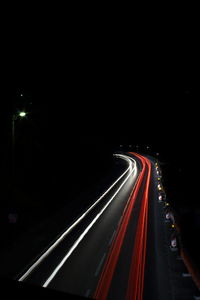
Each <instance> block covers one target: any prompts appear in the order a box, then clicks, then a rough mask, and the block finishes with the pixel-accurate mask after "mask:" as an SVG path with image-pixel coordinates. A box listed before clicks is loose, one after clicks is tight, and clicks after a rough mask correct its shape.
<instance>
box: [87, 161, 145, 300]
mask: <svg viewBox="0 0 200 300" xmlns="http://www.w3.org/2000/svg"><path fill="white" fill-rule="evenodd" d="M144 174H145V168H144V166H143V168H142V171H141V173H140V175H139V177H138V181H137V183H136V184H135V186H134V188H133V190H132V193H131V195H130V201H128V204H127V206H126V209H125V210H124V213H123V217H122V222H121V226H120V227H118V231H117V234H116V238H115V240H114V241H113V244H112V247H111V249H110V252H109V255H108V257H107V260H106V262H105V264H104V268H103V271H102V274H101V277H100V279H99V282H98V285H97V288H96V291H95V293H94V295H93V297H94V299H101V300H105V299H106V298H107V295H108V291H109V288H110V284H111V280H112V278H113V274H114V271H115V268H116V265H117V261H118V258H119V254H120V251H121V247H122V244H123V241H124V237H125V233H126V231H127V227H128V223H129V221H130V218H131V213H132V210H133V207H134V204H135V201H136V198H137V195H138V192H139V190H140V187H141V184H142V181H143V178H144Z"/></svg>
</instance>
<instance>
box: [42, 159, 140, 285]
mask: <svg viewBox="0 0 200 300" xmlns="http://www.w3.org/2000/svg"><path fill="white" fill-rule="evenodd" d="M129 159H131V158H129ZM134 162H135V161H134ZM134 171H135V174H137V166H136V162H135V168H133V169H132V170H131V172H130V173H129V174H128V176H127V177H126V179H125V180H124V181H123V182H122V184H121V185H120V187H119V188H118V189H117V191H116V192H115V193H114V195H113V196H112V197H111V198H110V200H109V201H108V202H107V203H106V205H105V206H104V207H103V208H102V209H101V211H100V212H99V213H98V214H97V215H96V217H95V218H94V219H93V221H92V222H91V223H90V224H89V225H88V226H87V227H86V229H85V230H84V232H83V233H82V234H81V235H80V236H79V238H78V239H77V240H76V241H75V243H74V244H73V246H72V247H71V248H70V250H69V251H68V252H67V254H66V255H65V256H64V258H63V259H62V261H61V262H60V263H59V264H58V266H57V267H56V268H55V270H54V271H53V272H52V274H51V275H50V276H49V277H48V279H47V280H46V281H45V283H44V284H43V285H42V286H43V287H47V286H48V285H49V283H50V282H51V281H52V280H53V278H54V277H55V276H56V274H57V273H58V271H59V270H60V269H61V267H62V266H63V265H64V263H65V262H66V260H67V259H68V258H69V257H70V255H71V254H72V253H73V251H74V250H75V249H76V247H77V246H78V245H79V243H80V242H81V241H82V239H83V238H84V237H85V235H86V234H87V233H88V231H89V230H90V229H91V228H92V226H93V225H94V224H95V223H96V221H97V220H98V219H99V217H100V216H101V215H102V214H103V212H104V211H105V209H106V208H107V207H108V206H109V204H110V203H111V202H112V200H113V199H114V198H115V196H116V195H117V194H118V192H119V191H120V190H121V188H122V187H123V185H124V184H125V183H126V181H127V180H128V179H129V177H130V176H131V175H132V173H133V172H134Z"/></svg>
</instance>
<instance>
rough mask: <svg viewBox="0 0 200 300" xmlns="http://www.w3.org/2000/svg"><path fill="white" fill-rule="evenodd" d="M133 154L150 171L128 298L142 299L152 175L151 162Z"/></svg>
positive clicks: (137, 234)
mask: <svg viewBox="0 0 200 300" xmlns="http://www.w3.org/2000/svg"><path fill="white" fill-rule="evenodd" d="M133 154H134V155H136V156H137V157H139V158H140V159H141V161H142V164H143V166H145V168H146V167H147V171H148V173H147V180H146V184H145V191H144V195H143V198H142V204H141V209H140V215H139V220H138V225H137V230H136V239H135V242H134V249H133V255H132V261H131V268H130V274H129V281H128V289H127V295H126V300H142V298H143V288H144V269H145V259H146V243H147V221H148V194H149V184H150V175H151V163H150V161H149V160H148V159H147V158H145V157H142V156H141V155H138V154H136V153H133Z"/></svg>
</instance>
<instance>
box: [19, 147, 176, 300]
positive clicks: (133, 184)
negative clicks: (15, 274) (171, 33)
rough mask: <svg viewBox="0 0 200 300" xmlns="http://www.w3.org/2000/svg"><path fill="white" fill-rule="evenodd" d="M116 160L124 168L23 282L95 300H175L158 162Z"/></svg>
mask: <svg viewBox="0 0 200 300" xmlns="http://www.w3.org/2000/svg"><path fill="white" fill-rule="evenodd" d="M116 159H119V160H125V161H126V163H127V168H126V170H125V171H124V172H123V173H122V174H121V176H120V177H119V178H118V179H117V180H116V181H115V182H114V183H113V184H112V185H111V186H110V187H109V188H108V189H107V190H106V191H104V192H103V194H102V196H101V197H100V198H99V199H96V200H95V202H94V204H93V205H92V206H91V207H89V208H88V209H87V210H86V211H85V212H84V213H83V214H82V215H81V216H79V217H78V218H77V220H75V222H74V223H73V224H72V225H71V226H70V227H69V228H67V229H66V231H65V232H64V233H62V234H61V236H60V237H58V239H57V240H56V241H54V243H53V244H52V246H51V247H50V248H49V249H46V250H45V251H44V253H43V255H42V256H41V257H39V258H38V259H37V260H36V262H35V263H34V264H33V265H32V266H31V267H29V269H28V270H27V271H26V272H25V273H24V274H23V275H22V276H21V277H20V278H19V281H25V282H28V283H31V284H35V285H40V286H43V287H45V288H49V289H55V290H60V291H64V292H67V293H71V294H75V295H80V296H84V297H86V298H87V297H89V298H93V299H116V300H117V299H127V300H128V299H135V300H136V299H137V300H142V299H149V297H150V298H151V299H154V300H156V299H162V300H165V299H166V300H170V299H173V298H172V288H171V286H170V279H169V274H168V265H167V262H166V257H165V255H166V253H165V249H164V247H165V246H164V241H163V232H162V227H161V226H159V224H160V222H162V214H161V213H160V210H159V207H157V206H158V205H159V204H158V189H157V185H158V174H157V172H156V167H155V162H154V161H150V160H149V159H147V158H146V157H144V156H141V155H139V154H136V153H128V154H118V155H116Z"/></svg>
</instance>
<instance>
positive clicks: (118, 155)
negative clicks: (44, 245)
mask: <svg viewBox="0 0 200 300" xmlns="http://www.w3.org/2000/svg"><path fill="white" fill-rule="evenodd" d="M114 156H116V157H119V158H121V159H124V160H126V161H127V162H128V164H129V166H128V168H127V169H126V170H125V172H123V173H122V175H120V176H119V178H118V179H117V180H116V181H115V182H114V183H113V184H112V185H111V186H110V187H109V188H108V189H107V190H106V191H105V192H104V193H103V194H102V195H101V196H100V197H99V198H98V199H97V200H96V201H95V202H94V203H93V204H92V205H91V206H90V207H89V208H88V209H87V210H86V211H85V212H84V213H83V214H82V215H81V216H80V217H79V218H78V219H77V220H76V221H75V222H74V223H73V224H72V225H71V226H70V227H69V228H67V229H66V230H65V231H64V232H63V233H62V234H61V236H60V237H59V238H57V239H56V241H55V242H54V243H53V244H52V245H51V246H50V247H49V248H48V249H47V250H46V251H45V252H44V253H43V254H42V255H41V256H40V257H39V258H38V259H37V260H36V261H35V262H34V263H33V264H32V265H31V266H30V267H29V268H28V270H27V271H26V272H25V273H24V274H23V275H22V276H21V277H20V278H19V279H18V281H24V280H25V279H26V278H27V277H28V276H29V275H30V274H31V272H32V271H33V270H34V269H35V268H36V267H37V266H38V265H39V264H40V263H41V262H42V261H43V260H44V259H45V258H46V257H47V256H48V255H49V254H50V253H51V252H52V251H53V250H54V248H55V247H57V246H58V244H59V243H60V242H61V241H62V240H63V239H64V238H65V237H66V236H67V235H68V234H69V233H70V232H71V231H72V230H73V229H74V228H75V227H76V226H77V225H78V224H79V223H80V222H81V221H82V220H83V219H84V218H85V217H86V216H87V215H88V213H89V212H90V211H91V210H92V209H93V208H94V207H95V206H96V205H97V204H98V203H99V202H100V201H101V200H102V199H103V198H104V197H105V196H106V195H107V194H108V192H109V191H110V190H111V189H112V188H113V187H114V186H115V185H116V184H117V183H118V182H119V181H120V179H122V178H123V176H125V175H126V174H127V173H128V172H129V171H130V173H129V176H128V178H129V177H130V175H131V174H132V172H133V171H134V170H135V171H137V166H136V162H135V160H134V159H132V158H130V157H129V156H126V155H122V154H114ZM133 165H134V167H133ZM128 178H127V179H128Z"/></svg>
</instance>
